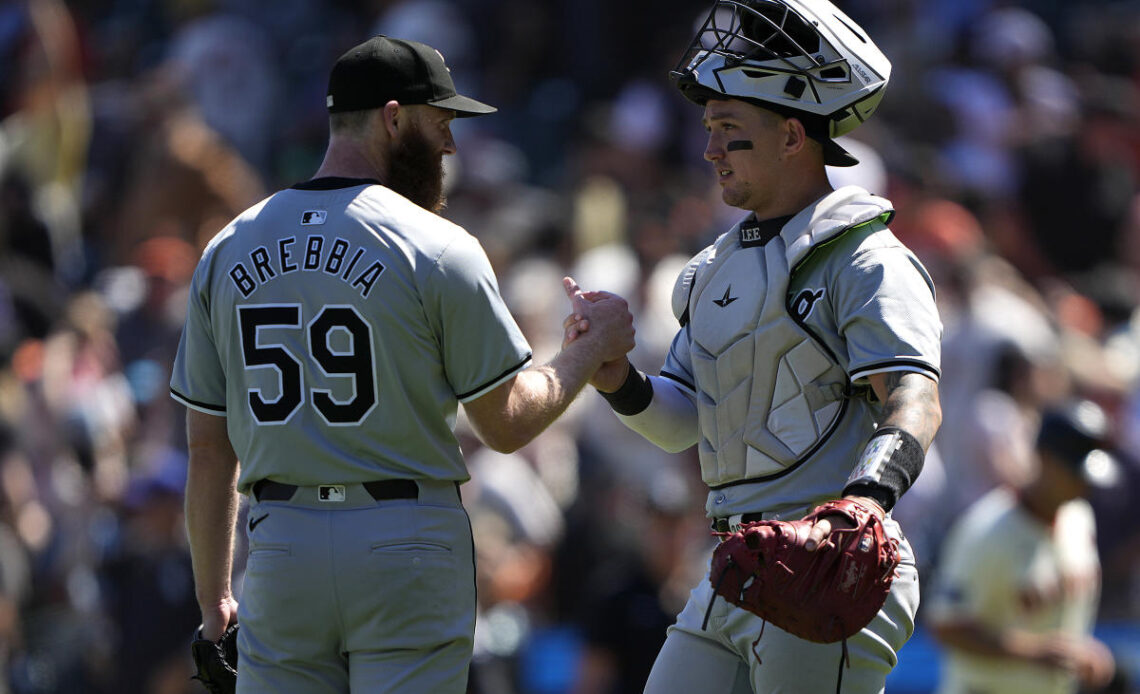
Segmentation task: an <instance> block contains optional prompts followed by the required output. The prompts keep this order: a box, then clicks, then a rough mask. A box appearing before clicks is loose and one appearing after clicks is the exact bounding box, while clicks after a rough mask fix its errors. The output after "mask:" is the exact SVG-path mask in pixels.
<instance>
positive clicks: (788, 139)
mask: <svg viewBox="0 0 1140 694" xmlns="http://www.w3.org/2000/svg"><path fill="white" fill-rule="evenodd" d="M807 140H808V136H807V131H806V130H805V129H804V124H803V122H802V121H800V119H799V118H785V119H784V154H786V155H789V156H790V155H793V154H796V153H798V152H799V151H800V150H802V149H803V148H804V145H806V144H807Z"/></svg>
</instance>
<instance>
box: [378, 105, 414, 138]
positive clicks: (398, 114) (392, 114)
mask: <svg viewBox="0 0 1140 694" xmlns="http://www.w3.org/2000/svg"><path fill="white" fill-rule="evenodd" d="M380 115H381V117H382V118H383V121H384V130H385V131H386V132H387V133H388V139H390V140H391V139H395V137H396V133H397V131H399V129H400V121H401V120H403V119H404V118H407V117H408V114H407V112H406V111H405V110H404V109H402V108H401V107H400V102H398V101H395V100H392V101H389V102H388V103H386V104H384V107H383V108H381V109H380Z"/></svg>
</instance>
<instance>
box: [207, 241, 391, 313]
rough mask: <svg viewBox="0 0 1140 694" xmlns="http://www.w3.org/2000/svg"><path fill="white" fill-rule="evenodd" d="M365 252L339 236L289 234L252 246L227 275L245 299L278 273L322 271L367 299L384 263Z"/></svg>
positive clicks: (360, 247) (362, 248)
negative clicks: (275, 240) (367, 256)
mask: <svg viewBox="0 0 1140 694" xmlns="http://www.w3.org/2000/svg"><path fill="white" fill-rule="evenodd" d="M365 253H366V250H365V249H364V247H362V246H355V247H354V246H353V245H352V244H351V243H350V242H348V241H346V240H345V239H342V238H339V237H337V238H333V239H331V240H330V239H329V238H328V237H326V236H324V235H322V234H309V235H308V236H305V237H303V238H299V237H297V236H289V237H287V238H283V239H280V240H279V241H278V242H277V243H276V245H274V246H272V247H266V246H258V247H257V248H254V249H253V250H252V251H250V252H249V262H248V264H247V263H246V262H244V261H238V262H237V263H235V264H234V265H233V267H231V268H230V270H229V272H228V273H227V274H228V275H229V278H230V281H232V282H233V284H234V287H236V288H237V290H238V291H239V292H241V295H242V296H243V297H245V298H248V297H249V296H250V295H251V294H253V292H255V291H256V290H257V288H258V287H260V286H261V285H264V284H266V283H267V282H270V281H271V280H273V279H274V278H276V277H278V276H280V275H288V274H291V273H294V272H322V273H324V274H326V275H330V276H332V277H336V278H337V279H339V280H341V281H342V282H345V283H346V284H348V285H350V286H351V287H353V288H354V289H356V290H357V291H358V292H360V296H361V297H363V298H365V299H367V298H368V294H369V293H370V292H371V291H372V287H373V286H374V285H375V284H376V280H377V279H379V278H380V275H381V274H382V273H383V272H384V264H383V263H381V262H380V261H379V260H369V259H367V258H365V257H364V255H365Z"/></svg>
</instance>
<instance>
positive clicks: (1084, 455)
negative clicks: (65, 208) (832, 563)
mask: <svg viewBox="0 0 1140 694" xmlns="http://www.w3.org/2000/svg"><path fill="white" fill-rule="evenodd" d="M1107 421H1108V420H1107V417H1106V415H1105V413H1104V412H1103V410H1101V409H1100V408H1099V407H1098V406H1097V405H1095V404H1094V403H1092V402H1090V401H1085V400H1078V401H1075V402H1071V403H1066V404H1065V405H1064V406H1061V407H1057V408H1054V409H1051V410H1048V411H1046V412H1045V413H1044V415H1043V416H1042V419H1041V426H1040V430H1039V432H1038V434H1037V439H1036V458H1037V468H1036V474H1035V475H1034V477H1033V479H1031V480H1030V481H1029V482H1028V483H1026V484H1023V485H1022V486H1021V487H1020V488H1018V489H1016V490H1014V489H1012V488H1009V487H1004V486H1002V487H998V488H996V489H994V490H992V491H990V492H989V493H988V494H986V495H985V496H983V497H982V498H981V499H979V500H978V501H976V502H975V503H974V504H973V505H972V506H970V507H969V508H968V509H967V510H966V511H965V513H964V514H963V515H962V516H961V517H960V518H959V519H958V521H957V522H956V523H955V524H954V525H953V526H952V527H951V529H950V534H949V535H948V536H947V539H946V543H945V545H944V546H943V550H942V558H941V561H940V562H939V564H938V572H937V574H936V578H935V590H934V591H933V593H932V597H931V599H930V604H929V607H928V608H927V610H926V613H925V615H926V617H927V618H928V619H929V621H930V623H931V626H932V631H933V633H934V636H935V638H936V639H937V640H938V641H939V643H941V644H942V646H943V647H944V649H945V656H946V657H945V658H944V667H943V676H942V678H941V682H940V686H939V689H938V693H939V694H1073V693H1074V692H1076V691H1078V689H1079V688H1080V686H1081V685H1087V686H1090V687H1100V686H1103V685H1105V684H1106V683H1107V682H1108V681H1109V679H1110V678H1111V677H1112V674H1113V671H1114V665H1113V658H1112V654H1111V652H1110V651H1109V650H1108V648H1107V647H1106V646H1105V645H1104V644H1103V643H1101V642H1100V641H1097V640H1096V639H1094V638H1093V637H1092V636H1090V631H1091V629H1092V626H1093V622H1094V620H1095V618H1096V609H1097V601H1098V598H1099V593H1100V563H1099V560H1098V558H1097V550H1096V528H1095V521H1094V518H1093V512H1092V508H1091V507H1090V506H1089V504H1088V502H1086V501H1085V500H1084V499H1083V498H1081V497H1083V496H1085V495H1086V494H1087V493H1088V492H1089V490H1090V489H1091V488H1092V487H1093V486H1105V485H1110V484H1112V483H1113V481H1114V478H1116V477H1117V474H1116V470H1117V468H1116V465H1115V462H1114V461H1113V459H1112V458H1111V457H1110V456H1109V454H1108V453H1106V452H1105V451H1104V450H1103V446H1104V445H1105V443H1106V435H1107Z"/></svg>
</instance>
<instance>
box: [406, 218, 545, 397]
mask: <svg viewBox="0 0 1140 694" xmlns="http://www.w3.org/2000/svg"><path fill="white" fill-rule="evenodd" d="M424 301H425V303H426V304H427V308H428V311H427V313H428V320H429V321H431V323H432V329H433V330H434V331H435V333H436V335H437V336H438V337H439V340H440V345H441V350H442V354H443V363H444V371H445V372H446V375H447V379H448V382H449V383H450V384H451V387H452V390H453V391H454V393H455V396H456V398H457V399H458V400H459V401H460V402H469V401H471V400H474V399H476V398H478V397H479V396H481V395H483V394H485V393H487V392H488V391H490V390H492V389H494V388H495V387H497V386H499V385H500V384H502V383H503V382H504V381H506V380H508V379H510V378H511V377H513V376H514V375H515V374H517V373H518V372H519V371H522V370H523V369H525V368H526V367H527V365H529V364H530V360H531V349H530V344H529V343H528V342H527V340H526V337H525V336H524V335H523V333H522V330H521V329H520V328H519V326H518V323H516V322H515V319H514V317H513V316H512V315H511V313H510V310H508V309H507V306H506V304H505V303H504V302H503V298H502V296H501V295H500V293H499V284H498V281H497V280H496V279H495V273H494V270H493V269H492V268H491V262H490V260H488V259H487V254H486V253H485V252H484V251H483V248H482V246H480V245H479V242H478V241H477V240H476V239H475V238H474V237H473V236H470V235H469V234H463V235H460V236H457V237H456V239H455V240H454V241H453V242H452V243H450V244H449V245H448V246H447V248H446V249H445V250H444V251H443V253H442V254H441V255H440V257H439V259H438V261H437V263H436V266H435V268H434V269H433V272H432V274H431V275H430V278H429V280H428V282H427V286H426V287H425V290H424Z"/></svg>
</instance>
